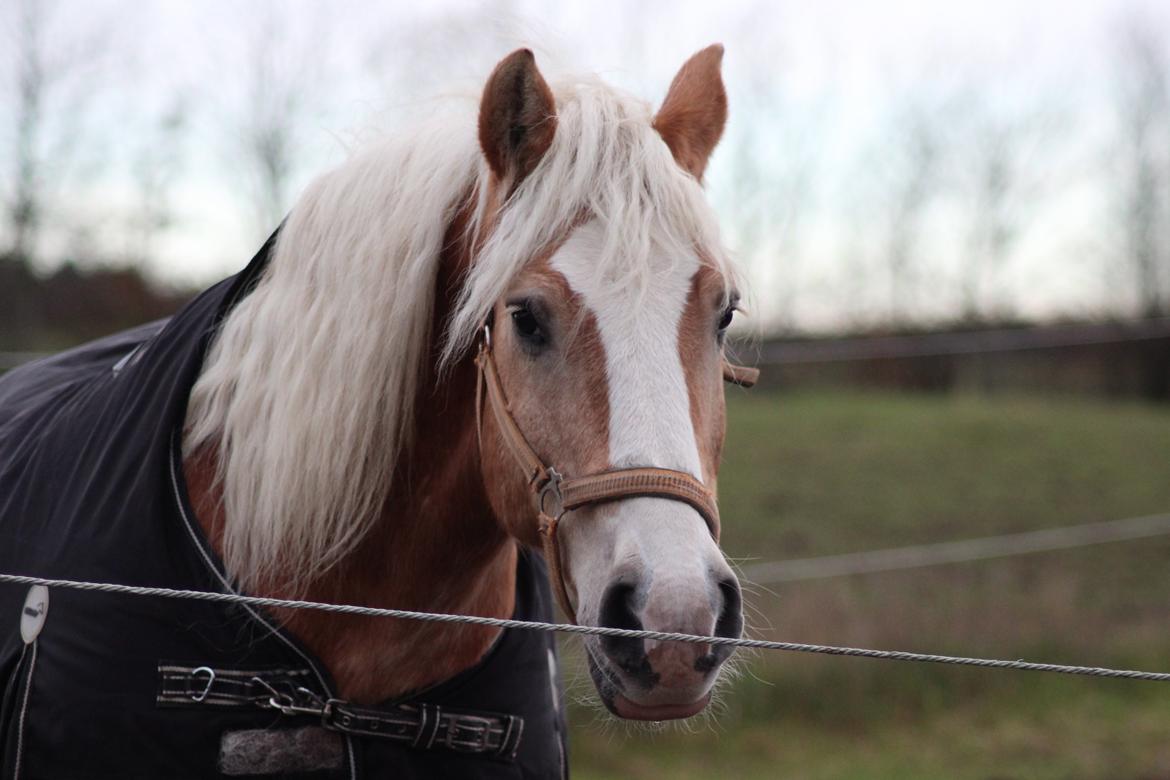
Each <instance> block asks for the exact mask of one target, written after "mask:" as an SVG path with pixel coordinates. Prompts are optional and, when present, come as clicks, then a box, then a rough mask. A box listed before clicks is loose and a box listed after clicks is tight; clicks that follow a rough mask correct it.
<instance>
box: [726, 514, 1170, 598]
mask: <svg viewBox="0 0 1170 780" xmlns="http://www.w3.org/2000/svg"><path fill="white" fill-rule="evenodd" d="M1168 533H1170V514H1162V515H1146V516H1143V517H1129V518H1126V519H1124V520H1110V521H1106V522H1099V523H1086V524H1084V525H1070V526H1064V527H1062V528H1045V529H1043V530H1039V531H1024V532H1022V533H1014V534H1001V535H999V536H985V537H981V538H977V539H963V540H961V541H957V542H936V543H932V544H918V545H913V546H910V547H894V548H890V549H886V550H866V551H864V552H855V553H844V554H841V555H824V556H819V557H816V558H798V559H793V560H786V561H770V562H766V563H755V564H750V565H748V566H744V567H743V568H742V571H743V575H744V578H745V579H747V580H749V581H751V582H755V583H758V584H761V585H771V584H776V583H781V582H798V581H801V580H815V579H824V578H827V577H844V576H849V575H854V574H874V573H877V572H886V571H901V570H905V569H917V568H922V567H926V566H938V565H940V564H945V563H965V562H968V561H982V560H987V559H990V558H1005V557H1009V556H1013V555H1028V554H1032V553H1041V552H1053V551H1056V550H1070V549H1073V548H1077V547H1088V546H1090V545H1096V544H1105V543H1107V542H1121V541H1126V540H1130V539H1146V538H1149V537H1152V536H1162V535H1165V534H1168Z"/></svg>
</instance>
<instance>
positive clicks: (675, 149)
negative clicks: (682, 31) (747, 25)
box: [654, 43, 727, 180]
mask: <svg viewBox="0 0 1170 780" xmlns="http://www.w3.org/2000/svg"><path fill="white" fill-rule="evenodd" d="M722 63H723V45H722V44H719V43H716V44H714V45H713V46H708V47H707V48H705V49H703V50H702V51H700V52H699V53H698V54H695V55H694V56H692V57H691V58H690V59H689V60H687V61H686V63H684V64H683V66H682V68H681V69H679V72H678V75H676V76H675V77H674V81H672V82H671V83H670V90H669V91H668V92H667V93H666V100H664V101H663V102H662V108H661V109H659V110H658V116H656V117H654V129H655V130H657V131H658V133H659V135H661V136H662V140H664V141H666V145H667V146H669V147H670V152H671V154H673V155H674V159H675V161H676V162H677V163H678V164H679V165H681V166H682V167H683V168H684V169H686V170H687V171H690V172H691V173H692V174H693V175H694V177H695V178H696V179H700V180H701V179H702V178H703V171H704V170H705V169H706V167H707V159H708V158H709V157H710V156H711V152H713V151H715V145H716V144H717V143H719V137H720V136H721V135H723V125H724V124H725V123H726V122H727V91H726V90H725V89H724V88H723V77H722V76H721V75H720V73H719V68H720V66H721V65H722Z"/></svg>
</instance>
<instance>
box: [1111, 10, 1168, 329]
mask: <svg viewBox="0 0 1170 780" xmlns="http://www.w3.org/2000/svg"><path fill="white" fill-rule="evenodd" d="M1147 21H1148V20H1145V19H1143V18H1141V17H1139V16H1136V15H1132V16H1129V17H1127V18H1126V19H1124V20H1123V22H1122V26H1121V28H1120V30H1119V35H1118V38H1117V45H1116V48H1115V52H1116V62H1117V76H1118V82H1117V92H1116V100H1117V102H1116V107H1117V119H1118V144H1119V149H1118V152H1119V154H1118V164H1119V170H1118V171H1117V174H1118V175H1117V179H1116V181H1117V187H1118V195H1119V201H1120V202H1119V204H1118V205H1119V210H1118V217H1119V223H1120V224H1119V227H1120V229H1121V233H1122V242H1123V247H1124V252H1125V259H1126V263H1127V265H1128V267H1129V275H1130V283H1131V284H1132V285H1133V288H1132V289H1133V290H1134V292H1135V294H1136V300H1137V305H1138V310H1139V313H1140V314H1142V315H1143V316H1147V317H1156V316H1160V315H1162V314H1164V313H1165V311H1166V305H1167V300H1166V298H1167V290H1166V285H1167V284H1168V283H1170V246H1168V242H1170V236H1168V235H1167V227H1166V221H1167V218H1168V217H1170V211H1168V210H1170V202H1168V201H1170V198H1168V195H1170V160H1168V159H1167V153H1168V152H1170V91H1168V89H1167V87H1168V84H1167V79H1168V77H1170V57H1168V54H1167V47H1166V41H1165V39H1164V37H1163V36H1161V35H1159V34H1158V32H1157V28H1156V27H1155V26H1154V25H1151V24H1148V23H1147Z"/></svg>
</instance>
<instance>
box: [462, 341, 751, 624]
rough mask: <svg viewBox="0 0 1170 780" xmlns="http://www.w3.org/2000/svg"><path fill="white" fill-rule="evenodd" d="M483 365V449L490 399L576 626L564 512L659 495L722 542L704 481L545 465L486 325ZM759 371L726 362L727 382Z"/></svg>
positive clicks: (663, 473) (658, 472)
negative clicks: (576, 472) (523, 426)
mask: <svg viewBox="0 0 1170 780" xmlns="http://www.w3.org/2000/svg"><path fill="white" fill-rule="evenodd" d="M475 362H476V365H477V366H478V367H479V378H478V379H477V383H476V399H475V414H476V427H477V431H478V434H479V435H480V437H481V439H480V445H481V449H482V444H483V441H482V425H483V403H484V397H485V396H486V399H487V404H488V405H489V406H490V407H491V411H492V418H493V419H494V420H495V422H496V425H497V426H498V427H499V429H500V435H501V437H502V438H503V441H504V445H505V447H506V449H507V450H508V451H509V452H511V453H512V457H513V458H514V459H515V460H516V463H517V465H519V466H520V469H521V470H522V471H523V472H524V476H525V479H527V481H528V487H529V489H530V490H531V491H532V493H533V496H534V497H535V499H536V506H537V512H538V513H539V516H540V536H541V540H542V542H543V546H544V554H545V559H546V561H547V563H548V569H549V580H550V581H551V582H552V585H553V588H554V592H555V593H556V597H557V601H558V602H560V605H561V609H562V610H564V612H565V615H566V616H568V617H569V619H570V620H572V621H573V622H574V623H575V622H577V615H576V612H575V611H574V610H573V605H572V601H571V599H570V598H569V594H568V591H567V589H566V586H565V582H566V578H565V569H564V562H563V561H562V559H561V550H560V544H559V543H558V535H557V526H558V524H559V523H560V520H561V517H562V516H563V515H564V513H565V512H570V511H572V510H574V509H578V508H580V507H583V506H587V505H589V504H599V503H604V502H606V501H619V500H621V499H625V498H635V497H655V498H667V499H671V500H674V501H681V502H683V503H685V504H687V505H689V506H691V507H693V508H694V509H695V511H696V512H698V513H699V515H700V516H701V517H702V518H703V521H704V522H705V523H706V524H707V528H708V530H710V532H711V536H712V537H714V539H715V541H719V508H718V506H717V505H716V503H715V496H714V495H712V493H711V491H710V490H708V489H707V487H706V486H705V485H703V483H702V482H700V481H699V480H698V479H696V478H695V477H693V476H691V475H690V474H687V473H685V472H682V471H674V470H672V469H662V468H655V467H652V466H645V467H638V468H628V469H614V470H613V471H603V472H600V473H597V474H588V475H586V476H583V477H575V478H572V479H565V478H563V477H562V476H561V474H560V473H558V472H557V470H556V469H554V468H552V467H550V466H546V465H545V463H544V461H542V460H541V459H540V456H539V455H538V454H537V453H536V451H535V450H534V449H533V448H532V445H531V444H529V443H528V439H527V438H525V436H524V432H523V431H521V430H520V426H519V425H517V424H516V419H515V418H514V417H513V416H512V410H511V408H510V407H509V406H508V399H507V396H506V395H505V394H504V388H503V385H502V384H501V383H500V374H499V371H497V370H496V361H495V359H494V358H493V357H492V340H491V327H490V326H489V325H485V326H484V329H483V340H482V341H481V342H480V346H479V354H478V355H476V358H475ZM758 374H759V372H758V371H757V370H756V369H753V368H744V367H742V366H733V365H731V364H730V363H724V366H723V375H724V378H725V379H728V381H733V382H735V383H736V384H741V385H744V386H746V387H750V386H751V385H752V384H753V383H754V382H755V378H756V376H757V375H758Z"/></svg>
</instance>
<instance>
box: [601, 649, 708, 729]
mask: <svg viewBox="0 0 1170 780" xmlns="http://www.w3.org/2000/svg"><path fill="white" fill-rule="evenodd" d="M585 655H586V657H587V659H588V665H589V676H590V677H592V678H593V684H594V686H595V687H596V688H597V693H598V695H599V696H600V698H601V703H602V704H604V705H605V708H606V709H607V710H609V711H610V712H611V713H613V714H614V715H616V716H617V717H619V718H623V719H625V720H647V721H663V720H680V719H682V718H690V717H692V716H694V715H698V714H699V713H700V712H702V711H703V710H704V709H705V708H706V707H707V704H708V703H709V702H710V701H711V694H710V692H708V693H705V694H703V695H702V696H700V697H699V698H698V699H696V700H695V701H693V702H687V703H684V704H654V705H646V704H638V703H636V702H634V701H631V700H630V699H629V697H627V696H626V695H625V693H624V692H623V688H624V687H625V686H624V685H623V684H622V682H621V680H620V679H619V678H618V676H617V675H616V674H614V672H613V671H611V670H610V669H609V667H608V666H606V665H605V664H604V662H602V661H599V660H598V659H597V658H595V657H594V655H593V651H592V649H587V651H586V653H585Z"/></svg>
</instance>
